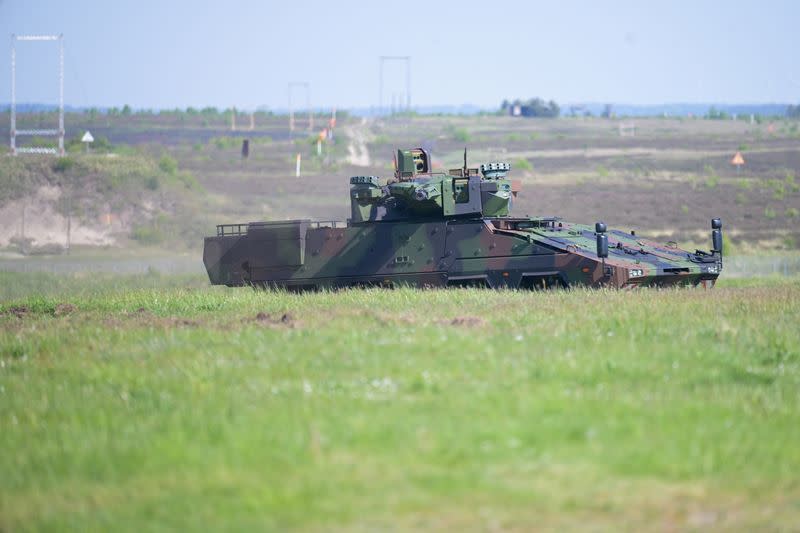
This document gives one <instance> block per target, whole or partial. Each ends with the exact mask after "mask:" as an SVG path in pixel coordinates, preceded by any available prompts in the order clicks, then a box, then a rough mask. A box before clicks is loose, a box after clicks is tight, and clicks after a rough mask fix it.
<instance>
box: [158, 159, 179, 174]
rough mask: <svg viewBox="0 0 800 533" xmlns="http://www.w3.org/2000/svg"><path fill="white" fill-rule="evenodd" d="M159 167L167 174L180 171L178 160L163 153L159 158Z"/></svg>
mask: <svg viewBox="0 0 800 533" xmlns="http://www.w3.org/2000/svg"><path fill="white" fill-rule="evenodd" d="M158 168H160V169H161V171H162V172H164V173H166V174H175V172H177V171H178V162H177V161H175V159H174V158H172V157H170V156H168V155H163V156H161V159H159V160H158Z"/></svg>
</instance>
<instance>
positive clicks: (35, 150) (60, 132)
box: [10, 34, 64, 155]
mask: <svg viewBox="0 0 800 533" xmlns="http://www.w3.org/2000/svg"><path fill="white" fill-rule="evenodd" d="M18 41H58V129H33V130H18V129H17V42H18ZM10 130H11V131H10V138H11V154H12V155H17V154H58V155H64V34H59V35H14V34H12V35H11V123H10ZM17 135H31V136H33V135H38V136H49V137H58V149H56V148H41V147H19V148H18V147H17Z"/></svg>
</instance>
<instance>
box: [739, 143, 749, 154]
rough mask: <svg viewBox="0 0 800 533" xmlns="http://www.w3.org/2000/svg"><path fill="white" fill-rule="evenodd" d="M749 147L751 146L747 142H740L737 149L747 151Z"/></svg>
mask: <svg viewBox="0 0 800 533" xmlns="http://www.w3.org/2000/svg"><path fill="white" fill-rule="evenodd" d="M749 149H750V147H749V146H748V145H746V144H740V145H739V147H738V148H737V150H738V151H740V152H746V151H747V150H749Z"/></svg>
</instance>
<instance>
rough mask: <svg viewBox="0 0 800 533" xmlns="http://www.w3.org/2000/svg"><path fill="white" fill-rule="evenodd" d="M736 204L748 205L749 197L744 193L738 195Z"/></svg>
mask: <svg viewBox="0 0 800 533" xmlns="http://www.w3.org/2000/svg"><path fill="white" fill-rule="evenodd" d="M736 203H737V204H739V205H745V204H746V203H747V195H746V194H745V193H743V192H739V193H736Z"/></svg>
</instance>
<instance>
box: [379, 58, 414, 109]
mask: <svg viewBox="0 0 800 533" xmlns="http://www.w3.org/2000/svg"><path fill="white" fill-rule="evenodd" d="M379 59H380V68H379V69H378V85H379V86H378V114H382V113H383V64H384V63H385V62H387V61H402V62H404V63H405V65H406V111H411V56H380V58H379Z"/></svg>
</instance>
